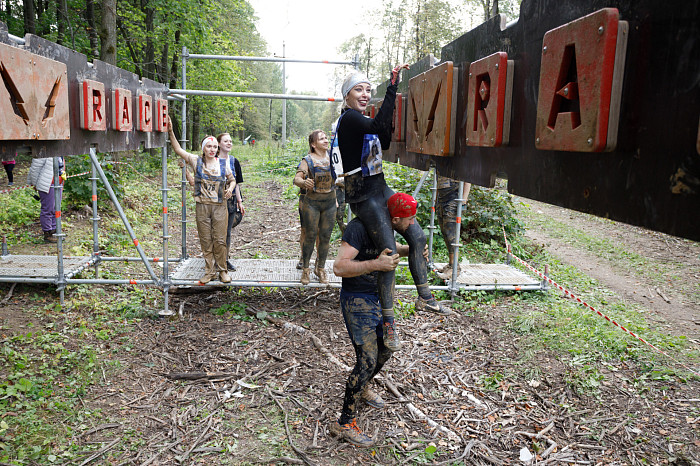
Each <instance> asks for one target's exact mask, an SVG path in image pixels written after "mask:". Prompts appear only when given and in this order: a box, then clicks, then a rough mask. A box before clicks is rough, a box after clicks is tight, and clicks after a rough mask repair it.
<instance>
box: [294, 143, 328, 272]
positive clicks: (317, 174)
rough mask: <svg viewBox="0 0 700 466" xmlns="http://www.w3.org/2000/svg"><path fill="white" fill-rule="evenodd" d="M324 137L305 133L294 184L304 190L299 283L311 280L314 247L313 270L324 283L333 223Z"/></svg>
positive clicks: (326, 144)
mask: <svg viewBox="0 0 700 466" xmlns="http://www.w3.org/2000/svg"><path fill="white" fill-rule="evenodd" d="M328 147H329V145H328V137H327V136H326V133H324V132H323V131H321V130H320V129H317V130H316V131H314V132H312V133H311V134H310V135H309V154H308V155H307V156H306V157H304V158H303V159H302V161H301V163H299V167H298V168H297V174H296V176H295V177H294V184H295V185H296V186H298V187H299V188H302V189H306V194H305V195H304V200H303V201H302V203H301V215H302V218H303V222H302V225H303V228H304V232H303V233H304V234H303V235H302V236H303V242H302V245H301V256H302V270H301V284H302V285H308V284H309V282H310V281H311V277H310V275H311V271H310V269H309V262H310V261H311V254H312V253H313V252H314V244H315V243H316V239H317V238H318V246H317V247H316V266H315V267H314V273H315V274H316V276H317V277H318V281H320V282H321V283H328V275H327V274H326V270H325V267H326V258H327V257H328V249H329V247H330V242H331V233H332V232H333V226H334V225H335V212H336V198H335V178H336V177H335V171H334V170H333V164H331V158H330V155H329V153H328Z"/></svg>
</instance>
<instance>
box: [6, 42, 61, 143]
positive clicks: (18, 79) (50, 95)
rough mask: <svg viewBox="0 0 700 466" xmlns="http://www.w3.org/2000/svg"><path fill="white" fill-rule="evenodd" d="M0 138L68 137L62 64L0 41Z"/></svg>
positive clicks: (35, 138)
mask: <svg viewBox="0 0 700 466" xmlns="http://www.w3.org/2000/svg"><path fill="white" fill-rule="evenodd" d="M0 77H1V78H2V79H1V80H0V140H8V139H9V140H23V139H34V140H57V139H58V140H60V139H69V138H70V125H69V123H68V79H67V72H66V65H65V64H64V63H60V62H58V61H55V60H51V59H48V58H45V57H41V56H38V55H34V54H31V53H29V52H27V51H25V50H22V49H18V48H16V47H11V46H9V45H6V44H2V43H0Z"/></svg>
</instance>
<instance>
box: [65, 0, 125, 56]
mask: <svg viewBox="0 0 700 466" xmlns="http://www.w3.org/2000/svg"><path fill="white" fill-rule="evenodd" d="M64 1H65V0H64ZM100 43H101V46H100V60H102V61H103V62H106V63H109V64H110V65H115V66H116V64H117V0H102V22H101V24H100Z"/></svg>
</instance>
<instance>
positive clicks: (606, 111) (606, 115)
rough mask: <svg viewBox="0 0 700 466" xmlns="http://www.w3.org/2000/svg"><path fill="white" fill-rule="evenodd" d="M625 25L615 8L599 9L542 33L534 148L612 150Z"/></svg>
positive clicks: (623, 58)
mask: <svg viewBox="0 0 700 466" xmlns="http://www.w3.org/2000/svg"><path fill="white" fill-rule="evenodd" d="M627 29H628V24H627V22H626V21H619V12H618V10H617V9H616V8H603V9H602V10H598V11H596V12H595V13H591V14H590V15H587V16H584V17H583V18H579V19H577V20H575V21H572V22H570V23H568V24H565V25H563V26H560V27H558V28H556V29H552V30H551V31H548V32H547V33H546V34H545V35H544V38H543V40H542V62H541V67H540V88H539V96H538V101H537V121H536V125H535V146H536V147H537V148H538V149H543V150H560V151H573V152H603V151H611V150H613V149H614V148H615V146H616V144H617V127H618V121H619V110H620V96H621V94H622V74H623V70H624V64H625V50H626V48H627Z"/></svg>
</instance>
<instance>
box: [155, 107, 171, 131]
mask: <svg viewBox="0 0 700 466" xmlns="http://www.w3.org/2000/svg"><path fill="white" fill-rule="evenodd" d="M156 131H159V132H161V133H165V132H167V131H168V101H167V100H166V99H158V126H157V128H156Z"/></svg>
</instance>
